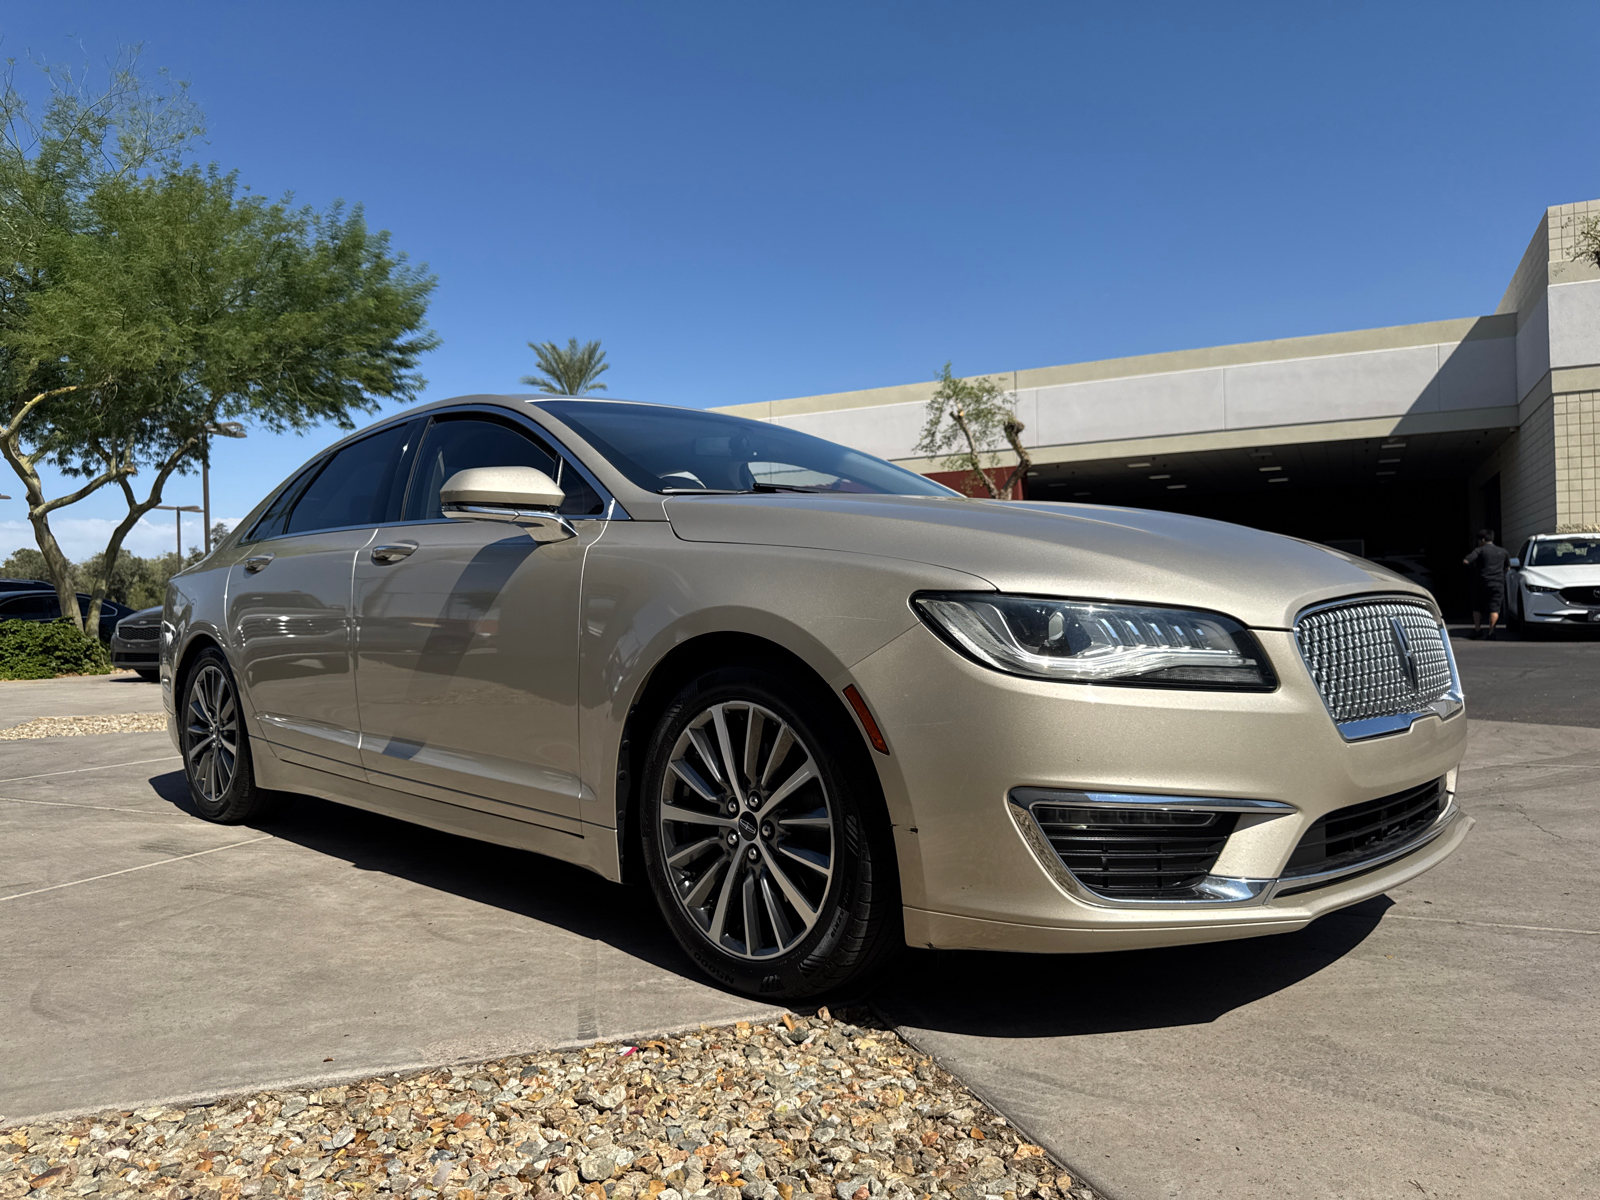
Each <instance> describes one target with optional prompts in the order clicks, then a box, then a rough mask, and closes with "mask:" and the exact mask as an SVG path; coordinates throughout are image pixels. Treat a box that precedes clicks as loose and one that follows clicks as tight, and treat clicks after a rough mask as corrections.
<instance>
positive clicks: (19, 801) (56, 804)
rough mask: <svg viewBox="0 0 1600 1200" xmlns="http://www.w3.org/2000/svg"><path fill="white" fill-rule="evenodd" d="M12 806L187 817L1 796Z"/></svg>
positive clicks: (169, 813)
mask: <svg viewBox="0 0 1600 1200" xmlns="http://www.w3.org/2000/svg"><path fill="white" fill-rule="evenodd" d="M0 800H5V801H8V802H9V803H11V804H38V805H42V806H43V807H45V808H82V809H87V810H88V811H89V812H119V813H138V814H139V815H140V816H142V817H180V818H181V817H186V814H185V813H181V812H162V811H161V810H160V809H153V808H111V807H109V806H108V805H105V804H68V803H67V802H66V801H65V800H24V799H22V798H21V797H20V796H0Z"/></svg>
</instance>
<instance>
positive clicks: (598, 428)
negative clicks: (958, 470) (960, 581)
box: [539, 400, 956, 496]
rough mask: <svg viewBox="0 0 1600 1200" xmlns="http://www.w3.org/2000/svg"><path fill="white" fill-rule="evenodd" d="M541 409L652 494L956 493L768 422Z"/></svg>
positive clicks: (624, 410) (625, 407)
mask: <svg viewBox="0 0 1600 1200" xmlns="http://www.w3.org/2000/svg"><path fill="white" fill-rule="evenodd" d="M539 407H540V408H542V409H544V410H545V411H546V412H549V413H550V414H551V415H552V416H555V417H558V418H560V419H561V420H562V421H565V422H566V423H567V424H568V425H570V426H572V428H573V429H575V430H577V431H578V433H580V434H582V435H583V437H584V439H585V440H586V441H588V443H589V444H590V445H591V446H593V447H594V448H595V449H596V450H598V451H599V452H600V453H601V454H603V455H605V456H606V458H607V459H608V460H609V461H610V463H611V465H612V466H614V467H616V468H617V470H619V471H621V472H622V473H623V474H624V475H626V476H627V477H628V478H629V479H631V480H632V481H633V482H634V483H636V484H638V485H639V486H640V487H642V488H644V489H645V490H647V491H651V492H662V493H668V494H670V493H673V492H753V491H785V492H788V491H797V492H874V493H877V494H878V495H890V496H952V495H955V494H956V493H954V492H952V491H951V490H950V489H949V488H947V487H944V486H942V485H940V484H937V483H935V482H933V480H931V479H924V478H923V477H922V476H921V475H917V474H914V473H913V472H911V471H907V470H905V469H904V468H902V467H897V466H895V465H893V464H892V463H886V462H884V461H883V460H882V459H881V458H873V457H872V456H871V455H869V454H862V453H861V452H860V451H858V450H850V449H847V448H846V447H844V446H839V445H836V444H834V443H833V442H825V441H823V440H822V439H821V438H815V437H812V436H811V435H810V434H806V433H797V432H795V431H794V430H793V429H785V428H784V427H783V426H781V425H768V424H767V423H765V422H763V421H749V420H746V419H745V418H743V417H730V416H726V415H724V414H722V413H713V412H700V411H696V410H694V409H687V408H667V407H665V406H662V405H655V404H627V403H622V402H618V401H603V402H596V401H584V400H550V401H541V402H540V404H539Z"/></svg>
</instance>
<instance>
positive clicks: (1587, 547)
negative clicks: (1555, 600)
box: [1528, 538, 1600, 567]
mask: <svg viewBox="0 0 1600 1200" xmlns="http://www.w3.org/2000/svg"><path fill="white" fill-rule="evenodd" d="M1532 554H1533V559H1532V561H1531V562H1529V563H1528V565H1529V566H1531V567H1594V566H1600V538H1561V539H1551V540H1550V541H1547V542H1535V543H1534V544H1533V551H1532Z"/></svg>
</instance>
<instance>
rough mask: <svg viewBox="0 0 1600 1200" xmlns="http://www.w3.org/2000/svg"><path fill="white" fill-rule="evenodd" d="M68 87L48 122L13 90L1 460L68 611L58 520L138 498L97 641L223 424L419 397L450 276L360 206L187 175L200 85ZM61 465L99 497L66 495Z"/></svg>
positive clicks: (0, 338) (2, 298)
mask: <svg viewBox="0 0 1600 1200" xmlns="http://www.w3.org/2000/svg"><path fill="white" fill-rule="evenodd" d="M48 79H49V82H50V84H51V92H50V96H49V99H48V102H47V103H46V105H45V107H44V109H43V115H42V117H41V118H40V119H39V120H37V121H35V120H33V118H32V117H31V116H30V110H29V108H28V105H27V104H26V102H25V100H24V99H23V97H22V95H21V93H20V90H19V89H18V88H17V86H16V84H15V80H14V79H13V77H12V76H10V75H7V76H6V77H5V80H4V88H3V94H0V120H3V121H4V126H3V130H0V134H3V136H0V275H3V276H4V278H3V279H0V456H3V457H4V458H5V459H6V461H7V463H8V464H9V465H10V466H11V468H12V470H13V471H14V473H15V474H16V475H17V476H18V478H19V479H21V481H22V484H23V490H24V494H25V498H26V500H27V504H28V518H29V521H30V523H31V524H32V526H33V530H34V535H35V540H36V541H37V542H38V544H39V549H40V552H41V553H42V554H43V556H44V559H45V563H46V566H47V567H48V569H49V570H48V575H47V577H48V578H50V579H52V580H53V581H54V582H55V583H56V587H57V590H58V591H59V592H61V594H62V598H63V602H64V603H63V611H70V612H72V613H74V614H76V612H77V607H76V605H69V604H67V603H65V601H66V600H67V598H68V596H69V595H70V592H71V590H72V587H71V576H72V572H71V569H70V567H71V564H69V563H68V562H67V560H66V556H65V555H64V554H63V553H62V552H61V550H60V547H59V545H57V543H56V540H55V538H54V535H53V534H52V533H51V531H50V527H49V518H50V515H51V514H52V513H54V512H56V511H58V510H59V509H61V508H63V507H65V506H66V505H69V504H73V503H76V502H77V501H79V500H81V499H83V498H84V497H85V496H88V495H90V494H92V493H94V492H96V491H98V490H99V489H100V488H103V487H106V486H113V487H115V488H116V489H117V490H118V491H120V493H121V494H122V498H123V500H124V503H125V506H126V515H125V516H124V517H123V519H122V520H120V521H119V522H118V524H117V526H116V527H115V529H114V530H113V531H112V533H111V536H110V538H109V540H108V542H107V545H106V548H105V551H104V552H103V554H102V555H101V556H99V562H98V564H97V565H96V568H95V570H96V574H95V575H94V576H93V577H92V578H90V579H87V580H86V581H85V583H86V584H87V590H88V591H90V593H91V595H92V596H93V598H94V599H93V601H92V602H91V606H90V613H89V620H90V622H91V625H90V627H91V628H92V627H93V625H92V622H93V621H94V620H95V619H96V617H97V613H98V607H99V601H100V599H101V598H102V597H103V596H105V595H106V594H107V588H108V587H110V586H111V585H112V581H113V580H114V579H116V578H117V562H118V559H119V557H120V555H121V547H122V543H123V540H124V539H125V538H126V536H127V534H128V533H129V531H131V530H132V528H133V527H134V526H135V525H136V524H137V523H138V521H139V519H140V518H141V517H143V516H144V515H145V514H146V513H148V512H149V511H150V510H151V509H153V508H154V507H155V506H156V505H157V504H160V503H161V500H162V495H163V489H164V488H165V487H166V485H167V484H168V482H169V481H170V479H171V478H172V476H173V475H174V474H183V473H187V472H190V471H192V470H195V469H197V468H198V466H199V462H200V456H202V455H203V454H205V453H206V452H207V449H208V438H207V435H206V429H207V427H208V426H210V425H213V424H215V423H216V422H218V421H221V420H226V419H241V418H242V419H244V420H246V421H249V422H252V423H254V424H256V425H259V426H262V427H264V428H266V429H268V430H272V431H274V432H281V431H285V430H295V431H297V432H303V431H304V430H306V429H309V428H311V427H313V426H315V425H316V424H318V423H320V422H323V421H330V422H332V423H334V424H336V425H339V426H341V427H344V428H350V427H353V425H354V423H355V422H354V420H353V414H356V413H360V412H367V411H371V410H372V409H374V408H376V407H377V405H378V403H379V401H380V400H383V399H401V400H405V399H410V398H412V397H413V396H415V394H416V392H417V391H418V389H419V388H420V387H421V385H422V382H423V381H422V379H421V378H420V376H418V375H417V374H416V371H415V367H416V364H417V362H418V360H419V359H420V357H421V355H422V354H423V353H424V352H425V351H427V350H429V349H431V348H432V347H433V346H435V345H437V338H436V337H434V335H433V334H432V333H431V332H430V331H429V330H427V328H426V326H425V323H424V321H425V315H426V309H427V298H428V295H429V293H430V292H431V290H432V288H433V285H434V280H433V278H432V277H431V276H429V275H427V274H426V272H425V271H422V270H418V269H415V268H413V267H411V266H410V265H409V264H408V263H407V261H406V259H405V257H404V256H403V255H397V254H395V253H393V252H392V251H391V250H390V248H389V240H388V235H387V234H386V233H383V232H374V231H372V230H370V229H369V228H368V227H367V224H366V222H365V220H364V218H363V215H362V211H361V209H360V208H359V207H354V208H350V209H348V210H347V209H345V208H344V207H343V206H342V205H337V204H336V205H334V206H333V207H332V208H331V209H329V210H328V211H327V212H325V213H317V212H314V211H312V210H311V209H308V208H291V207H290V206H288V205H287V204H284V203H269V202H267V201H266V200H265V199H263V198H262V197H259V196H255V195H252V194H250V193H249V191H248V190H247V189H245V188H243V187H242V186H241V185H240V184H239V182H238V179H237V177H236V176H235V175H232V174H228V173H224V172H222V171H221V170H219V169H218V168H217V167H215V166H211V167H206V168H202V167H199V166H196V165H193V164H189V163H186V162H185V161H184V155H185V153H186V152H187V151H188V150H189V149H190V148H191V147H192V146H193V144H194V141H195V139H196V137H198V135H199V132H200V126H199V122H198V119H197V116H196V115H195V113H194V110H193V109H192V107H191V106H189V105H188V103H187V100H186V99H185V97H184V95H183V92H182V89H181V87H178V86H169V87H164V88H153V87H150V86H147V85H146V84H145V83H144V82H143V81H142V80H141V79H140V78H139V77H138V76H137V75H136V74H135V73H134V72H133V70H132V68H131V66H130V67H126V68H123V69H120V70H119V71H117V72H114V73H113V77H112V80H111V85H110V86H109V87H108V88H107V89H106V90H105V91H103V92H100V93H97V94H94V95H89V94H86V93H85V91H84V89H83V88H82V87H80V86H79V85H78V84H77V83H76V81H74V80H73V79H72V78H71V77H70V76H69V75H68V74H66V73H65V72H53V73H51V74H49V76H48ZM46 463H48V464H50V465H52V466H54V467H55V468H57V469H58V470H59V471H61V472H62V473H63V474H64V475H66V476H67V477H68V478H69V479H71V480H72V481H73V482H74V483H77V481H79V480H81V481H82V482H81V484H80V485H79V486H76V487H73V488H72V489H71V490H69V491H67V492H65V493H63V494H61V495H57V496H47V495H46V494H45V486H44V482H43V479H42V476H41V474H40V470H39V468H40V466H41V464H46ZM136 478H138V479H139V482H140V483H141V484H142V486H140V487H136V486H135V481H136Z"/></svg>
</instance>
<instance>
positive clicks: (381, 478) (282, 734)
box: [228, 422, 421, 779]
mask: <svg viewBox="0 0 1600 1200" xmlns="http://www.w3.org/2000/svg"><path fill="white" fill-rule="evenodd" d="M420 424H421V422H407V423H403V424H399V425H391V426H389V427H387V428H385V429H382V430H379V431H378V432H376V433H373V434H370V435H369V436H367V437H365V438H362V439H361V440H359V441H356V442H352V443H350V444H349V445H347V446H344V447H343V448H341V449H339V450H337V451H335V452H334V453H333V454H330V455H328V456H327V457H326V458H324V459H323V460H321V461H320V462H319V463H315V464H313V465H312V467H311V468H310V469H308V470H307V471H305V472H303V473H302V474H301V476H300V477H299V478H298V479H296V480H295V481H294V482H293V483H292V484H290V486H289V487H288V488H287V489H285V491H284V492H283V493H282V494H281V495H280V497H279V499H278V500H277V501H275V502H274V503H273V505H272V506H271V507H270V508H269V509H268V510H267V512H266V513H265V514H264V515H263V516H262V518H261V520H260V521H259V522H258V523H257V525H256V528H255V529H254V530H252V531H251V536H250V538H249V540H248V543H247V546H246V549H247V550H248V551H249V553H248V554H247V556H246V557H245V558H244V559H243V560H242V561H240V562H238V563H236V564H234V566H233V567H232V568H231V569H230V574H229V579H228V628H229V631H230V634H231V636H232V640H233V645H234V648H235V653H236V656H237V659H236V661H237V663H238V666H239V669H240V681H241V683H242V684H243V686H244V691H245V694H246V697H247V699H248V701H249V705H250V707H251V708H252V709H253V710H254V716H255V722H256V726H255V730H254V733H255V735H256V736H258V737H260V738H261V739H262V740H263V741H266V742H269V743H271V745H272V746H273V748H274V750H275V752H276V753H277V754H278V756H279V757H280V758H283V759H285V760H286V761H288V762H294V763H299V764H300V765H302V766H309V767H315V768H318V769H320V770H324V771H331V772H333V773H335V774H339V775H347V776H352V777H354V778H357V779H364V778H365V777H366V775H365V772H364V771H363V770H362V769H361V756H360V750H359V740H360V721H359V717H358V715H357V710H356V686H355V672H354V637H353V622H352V621H351V613H350V577H351V570H352V568H353V566H354V564H355V560H356V554H357V552H358V551H359V550H361V548H362V547H364V546H366V545H367V544H368V543H369V542H370V541H372V538H373V535H374V534H375V533H376V532H377V528H378V524H379V523H380V522H381V521H382V520H383V519H384V518H385V517H387V516H388V515H390V513H391V512H392V511H394V509H395V508H396V507H397V505H398V495H397V491H398V489H399V488H401V487H403V486H404V480H405V471H404V465H405V464H406V463H407V462H408V461H409V452H410V450H411V448H412V446H411V442H412V440H413V439H412V438H411V433H412V431H414V430H415V429H416V428H417V427H419V426H420Z"/></svg>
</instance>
